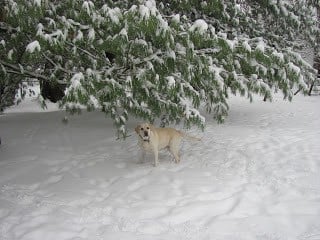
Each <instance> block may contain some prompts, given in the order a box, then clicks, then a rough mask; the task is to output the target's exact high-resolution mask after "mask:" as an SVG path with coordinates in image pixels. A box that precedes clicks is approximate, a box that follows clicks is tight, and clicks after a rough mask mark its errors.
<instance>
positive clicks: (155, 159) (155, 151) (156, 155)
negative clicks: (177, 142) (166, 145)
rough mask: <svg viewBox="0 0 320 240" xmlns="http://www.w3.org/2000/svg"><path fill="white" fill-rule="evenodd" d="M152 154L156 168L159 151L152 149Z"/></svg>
mask: <svg viewBox="0 0 320 240" xmlns="http://www.w3.org/2000/svg"><path fill="white" fill-rule="evenodd" d="M153 152H154V166H155V167H156V166H158V164H159V160H158V157H159V151H158V149H156V148H154V149H153Z"/></svg>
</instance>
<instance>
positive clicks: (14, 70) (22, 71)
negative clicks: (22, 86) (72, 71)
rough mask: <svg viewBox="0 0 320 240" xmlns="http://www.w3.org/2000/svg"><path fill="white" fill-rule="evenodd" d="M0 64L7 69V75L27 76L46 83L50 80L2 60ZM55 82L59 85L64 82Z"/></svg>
mask: <svg viewBox="0 0 320 240" xmlns="http://www.w3.org/2000/svg"><path fill="white" fill-rule="evenodd" d="M0 64H2V65H3V66H5V67H7V68H9V69H8V70H7V72H9V73H13V74H17V75H21V76H28V77H32V78H36V79H39V80H43V81H46V82H50V79H49V78H48V77H46V76H44V75H41V74H38V73H34V72H31V71H28V70H25V69H21V67H19V66H16V65H14V64H10V63H7V62H5V61H3V60H0ZM20 66H21V65H20ZM57 82H58V83H60V84H65V82H64V81H61V80H57Z"/></svg>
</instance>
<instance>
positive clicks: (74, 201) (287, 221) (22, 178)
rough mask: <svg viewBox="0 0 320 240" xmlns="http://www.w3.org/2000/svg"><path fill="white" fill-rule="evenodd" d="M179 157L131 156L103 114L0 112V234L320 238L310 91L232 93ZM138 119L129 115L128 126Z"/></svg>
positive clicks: (319, 161) (319, 147)
mask: <svg viewBox="0 0 320 240" xmlns="http://www.w3.org/2000/svg"><path fill="white" fill-rule="evenodd" d="M230 102H231V110H230V115H229V117H228V119H227V121H226V123H225V124H223V125H217V124H216V123H215V122H214V121H211V120H210V119H209V118H208V119H207V127H206V129H205V131H204V132H203V133H202V132H201V131H199V130H197V129H191V130H188V133H189V134H191V135H196V136H200V137H202V138H203V139H202V142H200V143H199V142H189V141H184V142H183V144H182V161H181V163H180V164H175V163H173V161H172V158H171V157H170V155H169V154H167V153H166V152H165V151H164V152H162V153H161V154H160V165H159V167H156V168H155V167H153V166H152V161H151V156H149V160H150V161H149V162H146V163H144V164H138V163H137V158H138V152H137V149H136V146H137V137H136V136H135V134H134V131H132V136H130V137H129V138H127V140H126V141H117V140H116V139H115V136H114V130H113V127H112V123H111V122H110V121H109V120H108V119H106V118H105V117H104V115H103V114H101V113H97V112H93V113H83V114H82V116H73V117H70V120H69V123H68V124H64V123H62V121H61V120H62V118H63V117H64V116H65V113H64V112H61V111H47V112H41V111H40V110H36V109H35V107H34V103H33V102H30V101H27V102H23V103H22V105H20V106H18V107H15V108H13V109H9V110H8V111H7V113H6V114H4V115H1V116H0V136H1V138H2V145H1V147H0V239H1V240H18V239H19V240H22V239H23V240H27V239H30V240H43V239H46V240H80V239H83V240H87V239H88V240H89V239H90V240H102V239H105V240H118V239H119V240H135V239H137V240H138V239H139V240H150V239H152V240H160V239H161V240H168V239H170V240H171V239H174V240H176V239H179V240H180V239H181V240H186V239H194V240H199V239H200V240H202V239H203V240H207V239H210V240H211V239H212V240H221V239H223V240H225V239H226V240H251V239H252V240H256V239H262V240H275V239H277V240H293V239H299V240H315V239H320V156H319V153H320V144H319V140H320V107H319V106H320V96H313V97H302V96H297V97H296V98H294V100H293V102H292V103H289V102H286V101H282V100H281V98H280V97H276V98H275V100H274V102H273V103H265V102H263V101H261V99H256V100H255V102H254V103H252V104H250V103H249V102H248V101H247V100H246V99H242V98H239V97H233V98H232V99H231V101H230ZM137 123H138V122H137V121H133V120H132V121H131V122H130V127H131V128H132V129H134V127H135V125H136V124H137Z"/></svg>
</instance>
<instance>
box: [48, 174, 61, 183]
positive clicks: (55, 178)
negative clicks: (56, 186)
mask: <svg viewBox="0 0 320 240" xmlns="http://www.w3.org/2000/svg"><path fill="white" fill-rule="evenodd" d="M62 178H63V176H61V175H57V176H52V177H49V178H48V180H47V181H46V183H47V184H53V183H58V182H60V181H61V180H62Z"/></svg>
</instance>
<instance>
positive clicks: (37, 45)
mask: <svg viewBox="0 0 320 240" xmlns="http://www.w3.org/2000/svg"><path fill="white" fill-rule="evenodd" d="M36 50H37V51H40V50H41V47H40V43H39V42H38V41H37V40H35V41H33V42H31V43H29V44H28V45H27V47H26V51H27V52H29V53H33V52H34V51H36Z"/></svg>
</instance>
